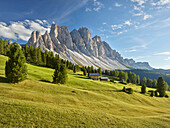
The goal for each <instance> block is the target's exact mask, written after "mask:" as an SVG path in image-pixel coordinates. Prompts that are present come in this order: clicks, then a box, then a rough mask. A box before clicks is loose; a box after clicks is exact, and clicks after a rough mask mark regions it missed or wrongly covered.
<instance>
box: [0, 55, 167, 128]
mask: <svg viewBox="0 0 170 128" xmlns="http://www.w3.org/2000/svg"><path fill="white" fill-rule="evenodd" d="M6 60H7V57H5V56H1V55H0V108H1V109H0V119H1V120H0V127H68V126H70V127H98V128H100V127H133V128H134V127H149V128H151V127H168V126H169V123H170V99H169V98H159V97H150V96H148V94H146V95H143V94H140V93H139V91H140V86H135V85H132V84H129V85H127V86H128V87H132V88H133V89H134V90H135V92H134V93H133V94H131V95H130V94H126V93H124V92H121V91H120V90H121V89H122V88H123V86H124V85H122V84H119V83H115V84H113V83H110V82H100V81H93V80H90V79H88V78H87V77H85V76H82V75H81V72H80V73H77V74H73V73H72V71H68V82H67V83H66V84H65V85H55V84H52V83H51V81H52V75H53V72H54V70H53V69H50V68H45V67H38V66H34V65H30V64H27V68H28V79H27V80H25V81H23V82H21V83H19V84H9V83H6V79H5V77H4V73H5V72H4V67H5V61H6ZM147 89H148V90H151V89H149V88H147ZM168 95H170V93H169V92H168Z"/></svg>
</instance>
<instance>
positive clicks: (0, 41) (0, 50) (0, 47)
mask: <svg viewBox="0 0 170 128" xmlns="http://www.w3.org/2000/svg"><path fill="white" fill-rule="evenodd" d="M3 52H4V41H3V39H2V38H1V39H0V54H3Z"/></svg>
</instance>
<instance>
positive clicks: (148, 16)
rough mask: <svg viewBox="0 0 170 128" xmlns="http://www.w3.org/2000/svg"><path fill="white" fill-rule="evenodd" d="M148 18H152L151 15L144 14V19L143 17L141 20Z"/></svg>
mask: <svg viewBox="0 0 170 128" xmlns="http://www.w3.org/2000/svg"><path fill="white" fill-rule="evenodd" d="M149 18H152V15H148V14H145V15H144V17H143V20H147V19H149Z"/></svg>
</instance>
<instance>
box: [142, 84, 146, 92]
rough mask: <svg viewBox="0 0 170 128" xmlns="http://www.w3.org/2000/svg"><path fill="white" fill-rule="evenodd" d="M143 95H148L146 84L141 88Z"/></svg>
mask: <svg viewBox="0 0 170 128" xmlns="http://www.w3.org/2000/svg"><path fill="white" fill-rule="evenodd" d="M141 93H146V84H145V83H144V84H143V85H142V87H141Z"/></svg>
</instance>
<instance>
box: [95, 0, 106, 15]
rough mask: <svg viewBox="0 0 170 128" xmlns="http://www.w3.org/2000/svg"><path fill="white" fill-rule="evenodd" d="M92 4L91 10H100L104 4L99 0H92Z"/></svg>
mask: <svg viewBox="0 0 170 128" xmlns="http://www.w3.org/2000/svg"><path fill="white" fill-rule="evenodd" d="M93 5H94V8H93V10H94V11H96V12H98V11H100V10H101V9H102V8H104V4H102V3H101V2H99V1H97V0H93Z"/></svg>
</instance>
